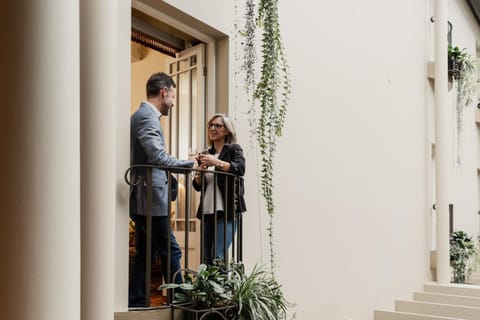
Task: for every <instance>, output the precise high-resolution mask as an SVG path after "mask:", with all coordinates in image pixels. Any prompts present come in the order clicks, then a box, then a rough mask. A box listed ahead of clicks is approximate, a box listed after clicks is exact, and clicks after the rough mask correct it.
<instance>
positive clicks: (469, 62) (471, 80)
mask: <svg viewBox="0 0 480 320" xmlns="http://www.w3.org/2000/svg"><path fill="white" fill-rule="evenodd" d="M448 65H449V66H448V73H449V75H450V76H452V78H453V79H454V80H455V83H454V85H455V93H456V99H455V118H456V119H455V130H456V132H455V134H456V145H457V156H456V158H457V163H460V162H461V138H462V132H463V110H464V108H465V107H467V106H469V105H470V104H471V103H472V102H473V101H476V99H477V97H478V90H479V85H478V82H477V67H478V61H477V60H476V59H473V58H472V57H471V55H470V54H469V53H468V52H467V51H466V48H463V49H460V48H459V47H452V46H448Z"/></svg>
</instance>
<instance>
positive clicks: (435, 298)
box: [413, 292, 480, 308]
mask: <svg viewBox="0 0 480 320" xmlns="http://www.w3.org/2000/svg"><path fill="white" fill-rule="evenodd" d="M413 300H415V301H422V302H433V303H443V304H451V305H457V306H466V307H477V308H480V298H476V297H468V296H455V295H450V294H442V293H429V292H414V293H413Z"/></svg>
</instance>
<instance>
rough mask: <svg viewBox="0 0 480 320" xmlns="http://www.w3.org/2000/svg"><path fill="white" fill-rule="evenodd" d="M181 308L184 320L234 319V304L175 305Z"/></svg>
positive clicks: (235, 312) (235, 316) (235, 310)
mask: <svg viewBox="0 0 480 320" xmlns="http://www.w3.org/2000/svg"><path fill="white" fill-rule="evenodd" d="M175 307H176V308H178V309H181V310H183V314H184V317H183V319H184V320H236V319H237V306H236V305H235V304H232V305H228V306H225V307H213V308H209V309H195V308H193V307H191V306H175Z"/></svg>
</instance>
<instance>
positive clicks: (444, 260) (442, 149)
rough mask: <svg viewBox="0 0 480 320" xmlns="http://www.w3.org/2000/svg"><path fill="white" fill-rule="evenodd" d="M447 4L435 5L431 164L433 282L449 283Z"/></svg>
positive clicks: (444, 0) (450, 164)
mask: <svg viewBox="0 0 480 320" xmlns="http://www.w3.org/2000/svg"><path fill="white" fill-rule="evenodd" d="M447 32H448V27H447V0H436V1H435V144H436V146H435V161H436V166H435V168H436V172H435V174H436V186H435V188H436V198H437V199H436V210H435V211H436V213H437V282H438V283H439V284H446V283H450V243H449V209H448V206H449V203H450V202H451V200H452V199H451V190H450V186H451V184H452V178H451V176H452V170H453V157H452V138H451V133H452V131H451V123H452V122H451V121H452V119H451V114H452V113H451V109H450V108H451V105H450V99H449V98H448V74H447V49H448V43H447Z"/></svg>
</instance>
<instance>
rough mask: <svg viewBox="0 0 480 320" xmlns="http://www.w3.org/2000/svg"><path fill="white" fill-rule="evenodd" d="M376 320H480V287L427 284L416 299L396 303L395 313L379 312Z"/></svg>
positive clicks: (473, 285)
mask: <svg viewBox="0 0 480 320" xmlns="http://www.w3.org/2000/svg"><path fill="white" fill-rule="evenodd" d="M374 319H375V320H458V319H467V320H480V285H475V284H448V285H439V284H435V283H429V284H425V285H424V287H423V292H414V294H413V299H412V300H397V301H395V311H384V310H375V313H374Z"/></svg>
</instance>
